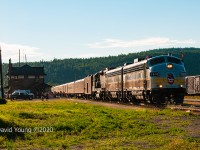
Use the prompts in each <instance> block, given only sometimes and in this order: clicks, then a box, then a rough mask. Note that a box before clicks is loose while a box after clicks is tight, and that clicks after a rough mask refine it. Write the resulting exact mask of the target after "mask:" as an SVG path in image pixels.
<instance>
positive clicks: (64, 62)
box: [3, 48, 200, 85]
mask: <svg viewBox="0 0 200 150" xmlns="http://www.w3.org/2000/svg"><path fill="white" fill-rule="evenodd" d="M169 52H170V53H172V55H173V56H178V57H181V52H183V53H184V63H185V67H186V71H187V75H197V74H200V48H169V49H155V50H149V51H145V52H139V53H130V54H127V55H124V54H121V55H118V56H108V57H97V58H87V59H85V58H84V59H81V58H73V59H72V58H71V59H54V60H52V61H40V62H29V63H28V65H30V66H44V68H45V73H46V74H47V76H46V78H45V82H46V83H49V84H51V85H56V84H62V83H66V82H70V81H74V80H78V79H81V78H83V77H85V76H87V75H89V74H94V73H96V72H98V71H100V70H102V69H104V68H107V67H117V66H121V65H123V64H124V63H128V62H133V60H134V59H135V58H145V57H146V56H157V55H167V54H168V53H169ZM14 65H17V64H14ZM22 65H23V64H22ZM7 68H8V64H3V73H4V74H5V73H6V72H7ZM6 84H7V81H6V80H5V85H6Z"/></svg>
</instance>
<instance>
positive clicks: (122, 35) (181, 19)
mask: <svg viewBox="0 0 200 150" xmlns="http://www.w3.org/2000/svg"><path fill="white" fill-rule="evenodd" d="M0 4H1V8H0V46H1V49H2V57H3V61H4V62H8V59H9V58H11V59H12V61H13V62H17V61H18V52H19V49H20V51H21V61H24V55H25V54H26V56H27V60H28V61H39V60H46V61H48V60H52V59H54V58H58V59H63V58H88V57H99V56H108V55H118V54H128V53H134V52H138V51H144V50H149V49H154V48H168V47H200V30H199V28H200V19H199V16H200V1H199V0H190V1H189V0H57V1H56V0H29V1H28V0H0Z"/></svg>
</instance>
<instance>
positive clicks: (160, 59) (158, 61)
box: [150, 57, 165, 66]
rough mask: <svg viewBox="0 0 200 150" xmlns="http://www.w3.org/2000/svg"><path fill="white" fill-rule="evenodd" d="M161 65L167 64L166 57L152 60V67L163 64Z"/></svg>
mask: <svg viewBox="0 0 200 150" xmlns="http://www.w3.org/2000/svg"><path fill="white" fill-rule="evenodd" d="M161 63H165V58H164V57H158V58H154V59H151V60H150V65H151V66H153V65H157V64H161Z"/></svg>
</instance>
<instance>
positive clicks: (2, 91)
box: [0, 47, 4, 99]
mask: <svg viewBox="0 0 200 150" xmlns="http://www.w3.org/2000/svg"><path fill="white" fill-rule="evenodd" d="M0 72H1V95H2V99H4V88H3V72H2V59H1V47H0Z"/></svg>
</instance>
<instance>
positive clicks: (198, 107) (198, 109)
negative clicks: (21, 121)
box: [74, 99, 200, 115]
mask: <svg viewBox="0 0 200 150" xmlns="http://www.w3.org/2000/svg"><path fill="white" fill-rule="evenodd" d="M74 101H80V102H81V101H82V102H84V103H85V102H86V103H93V104H98V105H104V106H109V107H116V108H120V107H121V108H130V109H131V108H133V109H140V108H141V109H142V108H147V109H160V110H161V109H165V108H169V109H173V110H181V111H186V112H192V113H194V114H198V115H200V101H199V102H198V104H188V103H184V104H182V105H153V104H146V103H142V102H141V103H123V102H116V101H115V102H114V101H112V102H111V101H110V102H109V101H98V100H83V99H82V100H81V99H74ZM111 105H112V106H111Z"/></svg>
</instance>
